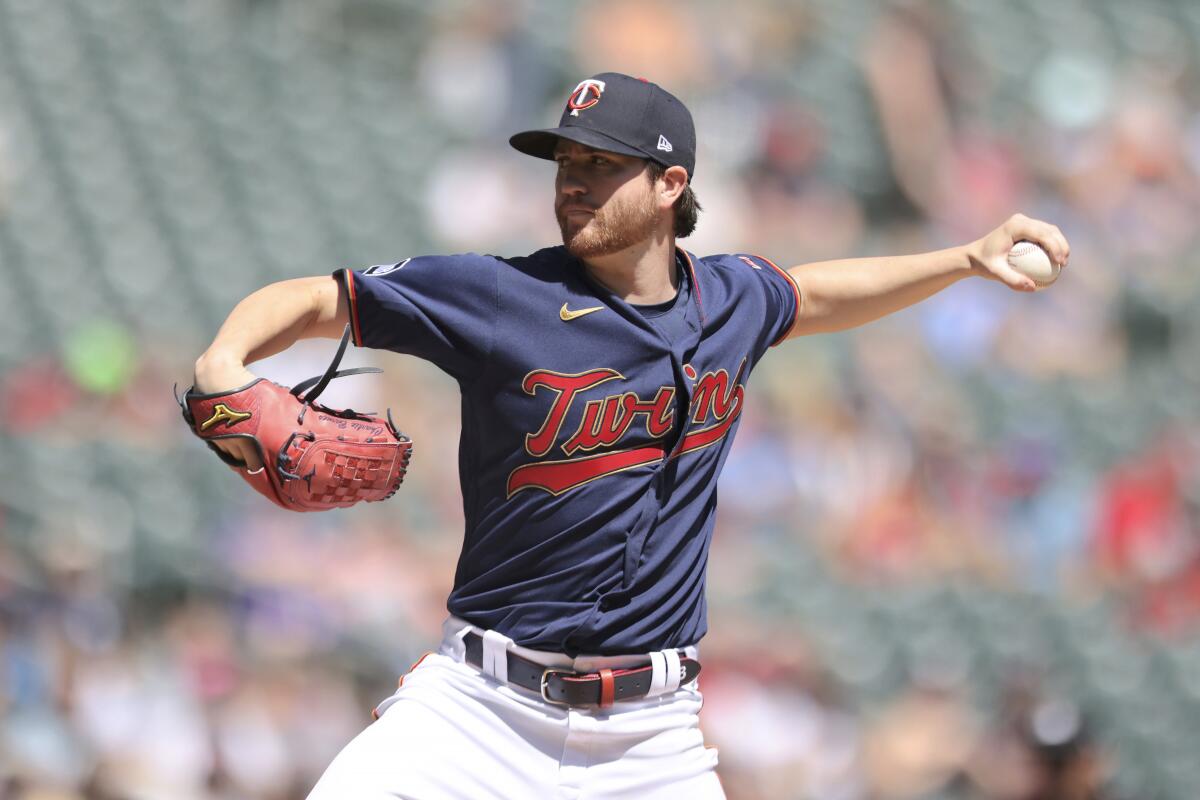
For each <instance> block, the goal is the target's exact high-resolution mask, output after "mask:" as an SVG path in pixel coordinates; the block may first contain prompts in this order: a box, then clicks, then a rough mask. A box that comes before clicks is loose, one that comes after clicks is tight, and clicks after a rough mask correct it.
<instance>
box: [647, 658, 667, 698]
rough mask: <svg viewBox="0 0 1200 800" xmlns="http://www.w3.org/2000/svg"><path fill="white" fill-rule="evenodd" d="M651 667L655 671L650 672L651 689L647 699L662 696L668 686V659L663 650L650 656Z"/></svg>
mask: <svg viewBox="0 0 1200 800" xmlns="http://www.w3.org/2000/svg"><path fill="white" fill-rule="evenodd" d="M650 666H651V667H652V668H653V669H652V670H651V672H650V689H649V691H647V692H646V697H654V696H655V695H660V694H662V693H663V689H664V688H665V687H666V685H667V657H666V656H665V655H663V653H662V651H661V650H656V651H654V652H653V653H651V654H650Z"/></svg>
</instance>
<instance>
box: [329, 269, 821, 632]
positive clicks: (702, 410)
mask: <svg viewBox="0 0 1200 800" xmlns="http://www.w3.org/2000/svg"><path fill="white" fill-rule="evenodd" d="M677 258H678V262H679V264H680V265H681V269H680V275H681V280H686V281H688V285H687V286H686V287H685V288H686V289H687V291H686V294H682V295H681V298H682V300H683V303H684V305H685V307H684V308H683V309H682V311H681V312H679V313H676V314H675V316H674V317H669V318H666V319H664V318H663V317H662V316H661V313H662V312H663V309H646V308H639V307H635V306H632V305H630V304H629V303H626V302H625V301H623V300H622V299H620V298H619V297H617V296H616V295H614V294H613V293H612V292H610V291H608V290H607V289H605V288H604V287H603V286H601V285H599V284H597V283H595V282H594V281H592V280H591V279H590V278H589V277H588V275H587V272H586V270H585V269H584V267H583V265H582V263H581V262H580V261H578V260H577V259H575V258H574V257H572V256H571V255H569V254H568V253H567V252H566V250H565V249H564V248H563V247H551V248H547V249H544V250H539V251H538V252H536V253H534V254H532V255H530V256H526V257H521V258H499V257H496V256H488V255H477V254H467V255H456V256H423V257H418V258H411V259H407V260H405V261H402V262H399V263H398V264H394V265H381V266H376V267H371V268H370V269H367V270H363V271H352V270H340V271H339V272H337V273H335V275H336V276H337V277H338V278H339V279H340V280H342V281H344V282H345V284H346V286H347V290H348V291H347V293H348V296H349V298H350V316H351V320H352V326H353V333H354V341H355V343H356V344H357V345H359V346H364V347H372V348H380V349H386V350H392V351H395V352H399V353H408V354H411V355H415V356H418V357H420V358H424V359H428V360H429V361H432V362H433V363H434V364H436V365H438V367H440V368H441V369H442V370H444V371H445V372H447V373H448V374H450V375H451V376H453V377H454V378H455V379H456V380H457V381H458V384H459V386H460V387H461V390H462V426H463V430H462V437H461V439H460V445H459V475H460V478H461V481H462V494H463V510H464V512H465V515H466V532H465V537H464V541H463V549H462V554H461V556H460V557H459V561H458V568H457V570H456V572H455V578H454V589H453V591H452V592H451V594H450V598H449V602H448V608H449V610H450V612H451V613H452V614H455V615H457V616H459V617H462V618H463V619H465V620H467V621H469V622H471V623H473V624H475V625H477V626H479V627H481V628H491V629H495V630H498V631H501V632H502V633H504V634H506V635H508V636H510V637H512V638H513V639H514V640H515V641H516V642H517V644H520V645H524V646H526V647H532V648H537V649H541V650H555V651H561V652H565V653H568V654H579V653H589V654H598V655H607V654H620V653H638V652H648V651H653V650H661V649H664V648H667V647H683V646H686V645H690V644H694V643H696V642H697V641H699V639H700V638H701V637H702V636H703V635H704V632H705V630H706V622H705V599H704V576H705V567H706V564H707V558H708V547H709V542H710V540H711V537H712V532H713V525H714V522H715V516H716V514H715V512H716V504H717V476H718V474H719V473H720V470H721V465H722V464H723V463H724V461H725V457H726V455H727V453H728V452H729V446H730V443H731V442H732V440H733V434H734V432H735V431H736V430H737V427H738V418H739V415H740V414H741V412H742V409H743V407H744V402H745V400H744V392H745V387H746V383H747V381H748V379H749V376H750V372H751V370H752V369H753V368H754V365H755V364H756V363H758V360H759V359H760V358H761V357H762V355H763V354H764V353H765V352H766V350H767V348H768V347H770V346H771V345H772V344H775V343H777V342H778V341H780V340H781V339H782V338H784V337H785V336H786V334H787V332H788V331H789V329H790V328H791V326H792V325H794V323H795V318H796V313H797V310H798V308H799V291H798V289H797V287H796V285H795V283H794V282H793V281H792V279H791V277H790V276H788V275H787V273H786V272H784V271H783V270H781V269H779V268H778V267H777V266H775V265H774V264H772V263H771V262H770V261H768V260H766V259H764V258H761V257H758V256H750V255H718V256H709V257H707V258H703V259H700V258H696V257H695V256H693V255H691V254H689V253H687V252H685V251H683V250H682V249H681V250H679V251H678V254H677ZM668 322H669V323H670V324H667V323H668Z"/></svg>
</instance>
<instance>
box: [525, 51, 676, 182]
mask: <svg viewBox="0 0 1200 800" xmlns="http://www.w3.org/2000/svg"><path fill="white" fill-rule="evenodd" d="M668 134H669V135H668ZM562 139H567V140H569V141H573V142H578V143H579V144H582V145H586V146H588V147H593V148H595V149H597V150H607V151H609V152H613V153H620V154H622V155H627V156H636V157H638V158H645V159H649V160H651V161H656V162H658V163H659V164H662V165H663V166H666V167H672V166H681V167H683V168H684V169H686V170H687V172H688V178H689V179H691V178H692V176H693V175H694V174H695V169H696V126H695V124H694V123H693V122H692V115H691V113H690V112H689V111H688V110H687V108H686V107H685V106H684V105H683V103H681V102H680V101H679V98H677V97H675V95H673V94H671V93H670V92H668V91H667V90H666V89H663V88H662V87H661V86H659V85H658V84H655V83H651V82H650V81H647V80H645V79H643V78H634V77H631V76H629V75H622V74H621V73H619V72H602V73H600V74H598V75H593V76H591V77H590V78H585V79H584V80H582V81H580V82H579V83H577V84H576V85H575V88H574V89H572V90H571V93H570V94H569V95H567V102H566V107H565V108H563V113H562V117H561V118H560V119H559V121H558V127H557V128H545V129H542V130H533V131H524V132H522V133H518V134H516V135H514V136H513V137H512V138H510V139H509V140H508V141H509V143H510V144H512V146H513V147H515V148H516V149H518V150H520V151H521V152H522V153H528V154H529V155H531V156H537V157H538V158H546V159H553V158H554V147H555V145H556V144H557V143H558V142H559V141H560V140H562Z"/></svg>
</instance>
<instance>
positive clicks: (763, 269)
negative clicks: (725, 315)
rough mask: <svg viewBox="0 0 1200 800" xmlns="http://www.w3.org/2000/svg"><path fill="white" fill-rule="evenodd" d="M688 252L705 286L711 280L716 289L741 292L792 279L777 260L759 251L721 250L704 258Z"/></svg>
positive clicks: (699, 279)
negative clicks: (760, 253) (732, 251)
mask: <svg viewBox="0 0 1200 800" xmlns="http://www.w3.org/2000/svg"><path fill="white" fill-rule="evenodd" d="M685 252H686V251H685ZM687 255H688V258H689V260H690V261H691V262H692V264H693V269H694V270H695V272H696V275H697V279H698V281H699V283H700V286H701V288H702V289H703V287H704V284H705V283H711V284H713V289H723V290H724V291H726V292H728V293H730V294H733V295H738V294H742V293H744V292H745V291H747V290H748V289H750V288H751V287H755V286H763V285H764V284H767V283H771V282H773V281H777V280H780V279H783V280H785V281H786V280H788V278H787V273H786V272H784V270H782V269H780V267H779V266H778V265H777V264H776V263H775V262H774V261H772V260H770V259H769V258H767V257H765V256H761V255H758V254H756V253H717V254H715V255H708V256H703V257H697V256H694V255H692V254H690V253H688V254H687Z"/></svg>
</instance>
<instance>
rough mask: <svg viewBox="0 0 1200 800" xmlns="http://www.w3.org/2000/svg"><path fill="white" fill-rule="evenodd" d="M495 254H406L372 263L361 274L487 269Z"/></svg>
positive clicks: (379, 274)
mask: <svg viewBox="0 0 1200 800" xmlns="http://www.w3.org/2000/svg"><path fill="white" fill-rule="evenodd" d="M495 260H496V257H495V256H489V255H483V254H480V253H452V254H448V255H437V254H434V255H418V256H407V257H405V258H402V259H400V260H398V261H393V262H389V263H385V264H374V265H372V266H370V267H367V268H366V269H363V270H362V274H363V275H368V276H371V277H379V276H383V275H391V274H393V273H400V272H402V271H403V272H404V273H405V274H408V275H412V274H414V273H417V272H439V271H453V270H461V269H487V268H488V267H489V266H490V265H491V264H492V263H493V262H494V261H495Z"/></svg>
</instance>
